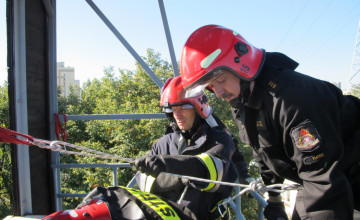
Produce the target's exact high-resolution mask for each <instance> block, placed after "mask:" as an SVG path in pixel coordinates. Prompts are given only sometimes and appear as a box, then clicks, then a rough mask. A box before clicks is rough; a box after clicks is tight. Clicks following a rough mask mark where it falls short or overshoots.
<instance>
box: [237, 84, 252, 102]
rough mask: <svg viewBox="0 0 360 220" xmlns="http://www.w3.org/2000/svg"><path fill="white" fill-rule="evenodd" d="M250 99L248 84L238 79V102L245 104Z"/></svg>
mask: <svg viewBox="0 0 360 220" xmlns="http://www.w3.org/2000/svg"><path fill="white" fill-rule="evenodd" d="M249 97H250V82H249V81H245V80H243V79H240V95H239V98H240V101H241V103H243V104H245V103H247V102H248V101H249Z"/></svg>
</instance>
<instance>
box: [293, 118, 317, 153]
mask: <svg viewBox="0 0 360 220" xmlns="http://www.w3.org/2000/svg"><path fill="white" fill-rule="evenodd" d="M290 135H291V138H292V141H293V144H294V145H295V146H296V147H297V148H298V149H299V150H300V151H313V150H315V149H316V148H317V147H318V146H319V145H320V140H321V138H320V136H319V133H318V132H317V130H316V128H315V126H314V125H313V124H312V123H311V122H310V121H308V120H307V121H304V122H302V123H301V124H300V125H299V126H297V127H295V128H293V129H292V130H291V132H290Z"/></svg>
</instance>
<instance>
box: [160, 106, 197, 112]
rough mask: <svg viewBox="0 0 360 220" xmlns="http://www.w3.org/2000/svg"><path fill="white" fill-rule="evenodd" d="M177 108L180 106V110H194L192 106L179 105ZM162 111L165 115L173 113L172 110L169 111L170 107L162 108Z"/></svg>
mask: <svg viewBox="0 0 360 220" xmlns="http://www.w3.org/2000/svg"><path fill="white" fill-rule="evenodd" d="M174 106H175V105H174ZM179 106H181V109H182V110H185V109H190V108H194V107H193V106H192V105H190V104H184V105H179ZM163 111H164V112H165V113H172V112H173V111H172V109H171V107H170V108H169V107H164V108H163Z"/></svg>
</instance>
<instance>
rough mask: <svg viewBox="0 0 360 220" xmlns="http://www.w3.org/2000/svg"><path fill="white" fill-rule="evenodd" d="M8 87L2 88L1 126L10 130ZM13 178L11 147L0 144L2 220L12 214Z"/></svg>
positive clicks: (0, 95) (0, 105)
mask: <svg viewBox="0 0 360 220" xmlns="http://www.w3.org/2000/svg"><path fill="white" fill-rule="evenodd" d="M7 91H8V85H7V83H6V82H5V84H4V85H2V86H0V126H1V127H5V128H9V98H8V92H7ZM11 198H12V178H11V156H10V145H9V144H7V143H0V219H3V218H4V217H6V216H7V215H10V214H12V205H11Z"/></svg>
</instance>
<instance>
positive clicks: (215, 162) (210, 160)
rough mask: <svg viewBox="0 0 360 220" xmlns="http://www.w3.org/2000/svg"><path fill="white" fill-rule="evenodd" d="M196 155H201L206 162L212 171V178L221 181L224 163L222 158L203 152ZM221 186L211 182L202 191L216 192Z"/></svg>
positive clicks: (210, 171)
mask: <svg viewBox="0 0 360 220" xmlns="http://www.w3.org/2000/svg"><path fill="white" fill-rule="evenodd" d="M196 156H197V157H199V158H200V159H201V160H202V161H203V162H204V163H205V165H206V167H207V169H208V171H209V173H210V180H215V181H220V180H221V179H222V176H223V164H222V162H221V160H220V159H218V158H216V157H213V156H211V155H209V154H206V153H202V154H200V155H196ZM219 186H220V185H219V184H215V183H209V184H208V186H207V187H206V188H204V189H202V191H210V192H214V191H216V190H217V189H218V188H219Z"/></svg>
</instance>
